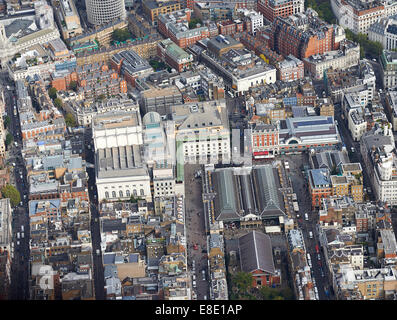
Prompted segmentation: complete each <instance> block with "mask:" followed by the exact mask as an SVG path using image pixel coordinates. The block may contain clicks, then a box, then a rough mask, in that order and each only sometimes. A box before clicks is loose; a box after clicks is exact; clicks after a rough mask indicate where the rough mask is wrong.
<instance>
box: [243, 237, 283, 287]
mask: <svg viewBox="0 0 397 320" xmlns="http://www.w3.org/2000/svg"><path fill="white" fill-rule="evenodd" d="M238 248H239V256H240V265H241V270H242V271H243V272H248V273H250V274H251V275H252V277H253V286H254V287H260V286H268V287H270V286H278V285H280V284H281V273H280V270H277V269H276V268H275V266H274V260H273V251H272V244H271V240H270V237H269V236H268V235H267V234H264V233H262V232H258V231H252V232H250V233H248V234H246V235H244V236H242V237H240V238H239V239H238Z"/></svg>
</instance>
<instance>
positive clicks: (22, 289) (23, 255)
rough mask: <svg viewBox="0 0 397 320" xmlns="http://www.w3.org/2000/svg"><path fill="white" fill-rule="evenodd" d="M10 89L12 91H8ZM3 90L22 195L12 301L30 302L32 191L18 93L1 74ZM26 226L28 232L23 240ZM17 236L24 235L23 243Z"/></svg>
mask: <svg viewBox="0 0 397 320" xmlns="http://www.w3.org/2000/svg"><path fill="white" fill-rule="evenodd" d="M7 85H9V86H10V87H11V88H10V89H11V90H8V89H7ZM0 87H3V88H4V99H5V104H6V112H7V115H8V116H9V117H10V119H11V121H10V124H9V126H8V129H7V131H8V132H9V133H11V134H12V136H13V137H14V142H17V144H18V146H15V144H14V142H13V143H12V144H11V145H9V146H8V148H7V159H6V162H7V163H8V165H11V164H13V163H15V167H14V170H12V171H11V176H10V180H11V181H10V182H11V184H12V185H14V186H16V188H17V189H18V191H19V193H20V195H21V203H20V204H19V205H18V206H16V207H14V208H12V209H13V213H12V216H13V222H12V228H13V242H14V257H13V260H12V263H11V288H10V297H11V299H12V300H27V299H29V285H28V279H29V276H30V263H29V256H30V248H29V235H30V228H29V210H28V201H29V200H28V187H27V183H26V168H25V164H24V161H23V158H22V153H21V146H22V139H21V131H20V124H19V115H18V113H17V114H16V115H14V105H16V100H15V91H14V90H13V89H14V86H13V83H12V82H11V81H10V80H9V79H8V75H6V74H4V73H0ZM22 226H23V228H24V232H23V237H22ZM17 233H19V234H20V237H19V239H18V238H17Z"/></svg>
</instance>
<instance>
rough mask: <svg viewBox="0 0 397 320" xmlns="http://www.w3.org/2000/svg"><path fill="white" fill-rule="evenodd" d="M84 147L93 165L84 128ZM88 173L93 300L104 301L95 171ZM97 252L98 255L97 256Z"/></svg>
mask: <svg viewBox="0 0 397 320" xmlns="http://www.w3.org/2000/svg"><path fill="white" fill-rule="evenodd" d="M84 142H85V143H84V146H85V155H86V158H85V160H86V161H87V162H89V163H92V164H93V163H95V159H94V151H93V144H92V133H91V129H90V128H86V130H85V132H84ZM86 170H87V173H88V177H89V178H88V193H89V198H90V212H91V240H92V255H93V264H94V265H93V268H94V283H95V298H96V300H105V279H104V269H103V263H102V252H101V232H100V224H99V211H98V198H97V189H96V185H95V169H94V168H87V169H86ZM97 250H99V252H100V255H97V253H96V252H97Z"/></svg>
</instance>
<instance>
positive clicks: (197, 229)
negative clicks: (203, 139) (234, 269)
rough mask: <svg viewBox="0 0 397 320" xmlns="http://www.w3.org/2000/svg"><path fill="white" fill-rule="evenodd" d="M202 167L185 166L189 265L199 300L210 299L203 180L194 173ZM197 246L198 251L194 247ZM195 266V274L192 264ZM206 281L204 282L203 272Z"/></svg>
mask: <svg viewBox="0 0 397 320" xmlns="http://www.w3.org/2000/svg"><path fill="white" fill-rule="evenodd" d="M200 169H201V168H200V165H185V186H186V187H187V188H186V190H185V215H186V216H185V223H186V236H187V255H188V265H189V270H190V271H191V275H192V276H193V275H195V279H196V280H195V282H196V286H197V288H193V290H195V291H196V292H197V299H198V300H203V299H204V296H207V298H208V297H209V281H208V278H209V274H208V260H207V253H206V250H207V235H206V230H205V221H204V212H203V200H202V187H201V179H200V178H197V179H195V178H194V173H195V172H196V171H197V170H200ZM195 244H198V245H197V250H196V249H194V245H195ZM193 261H195V262H194V264H195V268H194V272H193V270H192V264H193ZM203 270H204V272H205V279H206V280H203V272H202V271H203Z"/></svg>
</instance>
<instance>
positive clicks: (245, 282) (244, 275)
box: [232, 272, 253, 294]
mask: <svg viewBox="0 0 397 320" xmlns="http://www.w3.org/2000/svg"><path fill="white" fill-rule="evenodd" d="M232 282H233V284H234V286H235V287H236V289H237V291H238V292H239V293H244V294H245V293H248V292H249V291H250V290H251V289H252V282H253V278H252V275H251V274H250V273H248V272H238V273H236V274H235V276H234V277H233V278H232Z"/></svg>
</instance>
